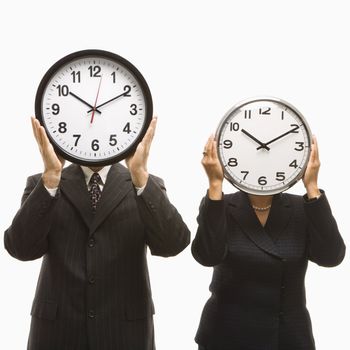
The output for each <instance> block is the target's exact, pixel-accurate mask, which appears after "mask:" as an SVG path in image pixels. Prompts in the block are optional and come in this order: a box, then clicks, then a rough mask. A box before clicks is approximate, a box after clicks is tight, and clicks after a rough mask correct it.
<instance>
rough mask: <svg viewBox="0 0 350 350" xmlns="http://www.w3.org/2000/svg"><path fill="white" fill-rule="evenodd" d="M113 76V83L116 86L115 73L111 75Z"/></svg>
mask: <svg viewBox="0 0 350 350" xmlns="http://www.w3.org/2000/svg"><path fill="white" fill-rule="evenodd" d="M111 76H112V77H113V83H114V84H115V79H116V74H115V72H113V73H111Z"/></svg>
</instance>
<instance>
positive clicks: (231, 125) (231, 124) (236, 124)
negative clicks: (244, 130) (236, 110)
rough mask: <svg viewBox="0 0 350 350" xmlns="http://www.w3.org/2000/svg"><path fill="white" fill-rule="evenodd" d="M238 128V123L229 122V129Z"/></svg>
mask: <svg viewBox="0 0 350 350" xmlns="http://www.w3.org/2000/svg"><path fill="white" fill-rule="evenodd" d="M238 130H239V124H238V123H232V122H231V123H230V131H238Z"/></svg>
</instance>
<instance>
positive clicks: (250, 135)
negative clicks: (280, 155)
mask: <svg viewBox="0 0 350 350" xmlns="http://www.w3.org/2000/svg"><path fill="white" fill-rule="evenodd" d="M241 131H242V132H243V134H246V135H247V136H248V137H250V138H251V139H252V140H254V141H255V142H256V143H258V144H259V145H260V147H259V148H258V149H260V148H265V149H266V150H267V151H269V150H270V147H267V146H266V145H267V144H266V143H262V142H261V141H259V140H258V139H257V138H256V137H254V136H253V135H252V134H250V133H249V132H248V131H246V130H244V129H242V130H241Z"/></svg>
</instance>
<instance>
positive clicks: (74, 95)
mask: <svg viewBox="0 0 350 350" xmlns="http://www.w3.org/2000/svg"><path fill="white" fill-rule="evenodd" d="M69 94H70V95H72V96H73V97H75V98H76V99H77V100H79V101H80V102H83V103H84V104H85V105H87V106H89V107H90V108H92V109H93V107H92V106H91V104H90V103H87V102H86V101H84V100H83V99H82V98H80V97H79V96H77V95H76V94H74V93H73V92H71V91H69ZM92 109H91V111H92ZM95 110H96V112H97V113H100V114H101V112H100V111H99V110H98V109H97V108H96V109H95ZM89 112H90V111H89Z"/></svg>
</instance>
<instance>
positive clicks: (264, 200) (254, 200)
mask: <svg viewBox="0 0 350 350" xmlns="http://www.w3.org/2000/svg"><path fill="white" fill-rule="evenodd" d="M248 197H249V201H250V204H251V205H254V206H256V207H259V208H265V207H268V206H269V205H271V203H272V198H273V196H256V195H254V194H249V195H248Z"/></svg>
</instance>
